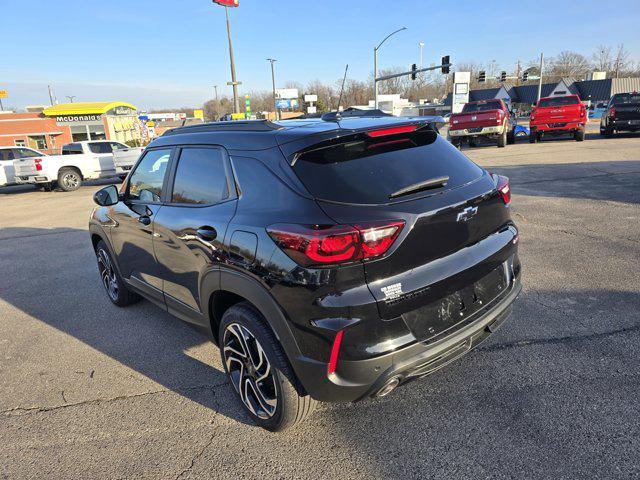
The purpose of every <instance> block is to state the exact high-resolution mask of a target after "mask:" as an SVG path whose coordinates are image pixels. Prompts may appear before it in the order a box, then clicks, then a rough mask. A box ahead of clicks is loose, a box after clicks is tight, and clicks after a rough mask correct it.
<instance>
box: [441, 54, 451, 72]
mask: <svg viewBox="0 0 640 480" xmlns="http://www.w3.org/2000/svg"><path fill="white" fill-rule="evenodd" d="M449 63H450V62H449V55H445V56H444V57H442V73H449Z"/></svg>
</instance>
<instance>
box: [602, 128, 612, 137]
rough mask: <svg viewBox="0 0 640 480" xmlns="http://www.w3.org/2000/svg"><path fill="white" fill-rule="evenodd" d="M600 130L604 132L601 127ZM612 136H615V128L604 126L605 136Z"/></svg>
mask: <svg viewBox="0 0 640 480" xmlns="http://www.w3.org/2000/svg"><path fill="white" fill-rule="evenodd" d="M600 132H602V129H600ZM611 137H613V128H610V127H605V128H604V138H611Z"/></svg>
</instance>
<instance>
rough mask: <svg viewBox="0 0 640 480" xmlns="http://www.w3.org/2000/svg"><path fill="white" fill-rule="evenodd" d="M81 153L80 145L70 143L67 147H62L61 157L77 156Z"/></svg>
mask: <svg viewBox="0 0 640 480" xmlns="http://www.w3.org/2000/svg"><path fill="white" fill-rule="evenodd" d="M81 153H83V152H82V145H80V144H79V143H70V144H69V145H65V146H63V147H62V154H63V155H78V154H81Z"/></svg>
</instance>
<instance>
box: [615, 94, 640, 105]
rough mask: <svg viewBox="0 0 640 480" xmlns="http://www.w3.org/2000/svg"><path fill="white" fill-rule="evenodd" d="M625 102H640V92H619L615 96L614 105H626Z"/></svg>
mask: <svg viewBox="0 0 640 480" xmlns="http://www.w3.org/2000/svg"><path fill="white" fill-rule="evenodd" d="M625 103H640V94H638V93H618V94H616V95H614V96H613V104H614V105H624V104H625Z"/></svg>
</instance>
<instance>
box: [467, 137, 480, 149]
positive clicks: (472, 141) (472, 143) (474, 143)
mask: <svg viewBox="0 0 640 480" xmlns="http://www.w3.org/2000/svg"><path fill="white" fill-rule="evenodd" d="M467 143H468V144H469V147H471V148H476V147H477V146H478V140H476V139H475V138H474V137H469V140H468V141H467Z"/></svg>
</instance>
